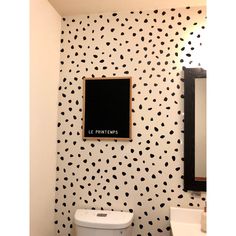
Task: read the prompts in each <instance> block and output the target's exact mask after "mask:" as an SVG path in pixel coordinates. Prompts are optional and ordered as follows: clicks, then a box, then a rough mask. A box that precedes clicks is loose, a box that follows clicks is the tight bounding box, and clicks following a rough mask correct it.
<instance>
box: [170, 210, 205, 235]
mask: <svg viewBox="0 0 236 236" xmlns="http://www.w3.org/2000/svg"><path fill="white" fill-rule="evenodd" d="M202 212H203V209H191V208H180V207H171V208H170V225H171V230H172V234H173V236H190V235H191V236H206V233H204V232H202V231H201V214H202Z"/></svg>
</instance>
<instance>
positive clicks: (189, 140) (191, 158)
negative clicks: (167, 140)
mask: <svg viewBox="0 0 236 236" xmlns="http://www.w3.org/2000/svg"><path fill="white" fill-rule="evenodd" d="M183 70H184V189H185V190H193V191H206V187H207V182H206V181H204V180H203V181H198V180H196V179H195V79H196V78H198V79H200V78H207V73H206V70H204V69H202V68H186V67H183Z"/></svg>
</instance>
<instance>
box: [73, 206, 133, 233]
mask: <svg viewBox="0 0 236 236" xmlns="http://www.w3.org/2000/svg"><path fill="white" fill-rule="evenodd" d="M133 217H134V215H133V213H129V212H121V211H105V210H88V209H77V210H76V212H75V215H74V222H75V226H76V236H121V235H122V236H131V223H132V221H133Z"/></svg>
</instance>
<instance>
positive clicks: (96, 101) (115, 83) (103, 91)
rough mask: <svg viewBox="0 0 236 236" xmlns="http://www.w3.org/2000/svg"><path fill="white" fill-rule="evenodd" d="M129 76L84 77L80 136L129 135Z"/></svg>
mask: <svg viewBox="0 0 236 236" xmlns="http://www.w3.org/2000/svg"><path fill="white" fill-rule="evenodd" d="M131 83H132V79H131V77H104V78H84V97H83V98H84V100H83V102H84V104H83V105H84V106H83V139H113V140H114V139H115V140H130V139H131Z"/></svg>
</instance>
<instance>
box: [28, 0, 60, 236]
mask: <svg viewBox="0 0 236 236" xmlns="http://www.w3.org/2000/svg"><path fill="white" fill-rule="evenodd" d="M60 29H61V17H60V15H59V14H58V13H57V12H56V11H55V10H54V8H53V7H52V6H51V5H50V4H49V3H48V1H47V0H31V1H30V61H31V64H30V119H31V121H30V139H31V143H30V172H31V173H30V235H31V236H52V235H54V201H55V168H56V124H57V87H58V79H59V61H60V60H59V58H60V55H59V52H60V51H59V50H60V49H59V48H60Z"/></svg>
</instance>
